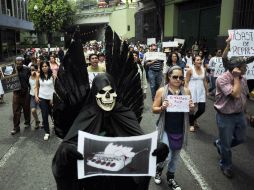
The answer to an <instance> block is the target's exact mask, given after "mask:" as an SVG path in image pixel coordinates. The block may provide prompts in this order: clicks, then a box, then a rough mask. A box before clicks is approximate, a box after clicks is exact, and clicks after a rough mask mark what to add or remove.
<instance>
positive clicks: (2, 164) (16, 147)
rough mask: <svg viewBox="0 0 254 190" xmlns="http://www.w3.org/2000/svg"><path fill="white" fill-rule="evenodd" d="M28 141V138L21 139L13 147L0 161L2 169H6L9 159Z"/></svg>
mask: <svg viewBox="0 0 254 190" xmlns="http://www.w3.org/2000/svg"><path fill="white" fill-rule="evenodd" d="M25 139H26V137H19V140H18V141H17V142H15V143H14V144H13V146H12V147H11V148H10V149H9V150H8V151H7V152H6V154H5V155H4V156H3V157H2V158H1V160H0V168H2V167H4V166H5V164H6V163H7V161H8V159H9V158H10V157H11V156H12V155H13V154H15V153H16V151H17V150H18V147H19V145H20V144H21V143H22V142H23V141H24V140H25Z"/></svg>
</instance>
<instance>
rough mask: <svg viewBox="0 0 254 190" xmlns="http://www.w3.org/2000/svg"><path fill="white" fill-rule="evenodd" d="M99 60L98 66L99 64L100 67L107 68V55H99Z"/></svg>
mask: <svg viewBox="0 0 254 190" xmlns="http://www.w3.org/2000/svg"><path fill="white" fill-rule="evenodd" d="M98 59H99V62H98V64H99V65H100V66H102V67H104V68H106V63H105V55H104V53H98Z"/></svg>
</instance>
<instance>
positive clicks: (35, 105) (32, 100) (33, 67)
mask: <svg viewBox="0 0 254 190" xmlns="http://www.w3.org/2000/svg"><path fill="white" fill-rule="evenodd" d="M30 69H31V76H30V77H29V85H30V109H31V112H32V115H33V117H34V120H35V129H38V128H39V125H40V121H39V118H38V114H37V109H38V106H39V104H38V103H37V102H36V101H35V96H34V89H35V83H36V75H37V74H39V73H37V71H38V66H37V65H34V64H32V65H31V66H30Z"/></svg>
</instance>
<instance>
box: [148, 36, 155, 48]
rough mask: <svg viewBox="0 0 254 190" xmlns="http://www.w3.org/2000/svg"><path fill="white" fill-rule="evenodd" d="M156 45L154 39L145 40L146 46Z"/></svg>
mask: <svg viewBox="0 0 254 190" xmlns="http://www.w3.org/2000/svg"><path fill="white" fill-rule="evenodd" d="M151 44H156V38H147V45H148V46H150V45H151Z"/></svg>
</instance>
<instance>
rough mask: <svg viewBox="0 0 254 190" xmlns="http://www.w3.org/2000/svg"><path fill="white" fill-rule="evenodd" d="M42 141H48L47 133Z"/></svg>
mask: <svg viewBox="0 0 254 190" xmlns="http://www.w3.org/2000/svg"><path fill="white" fill-rule="evenodd" d="M43 139H44V141H47V140H49V134H48V133H46V134H45V135H44V137H43Z"/></svg>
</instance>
